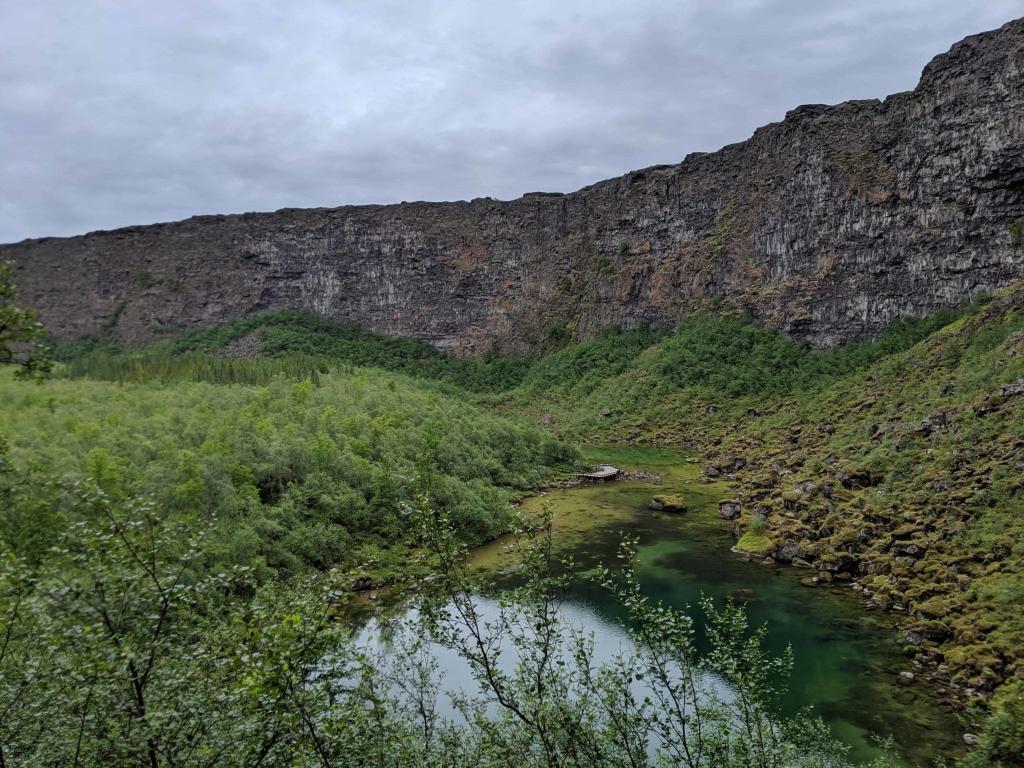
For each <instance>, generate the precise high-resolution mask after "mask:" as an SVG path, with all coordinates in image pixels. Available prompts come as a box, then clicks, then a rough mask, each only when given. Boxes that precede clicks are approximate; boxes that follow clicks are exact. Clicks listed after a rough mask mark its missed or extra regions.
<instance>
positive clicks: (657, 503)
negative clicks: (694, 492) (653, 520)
mask: <svg viewBox="0 0 1024 768" xmlns="http://www.w3.org/2000/svg"><path fill="white" fill-rule="evenodd" d="M648 506H649V507H650V508H651V509H656V510H659V511H665V512H685V511H686V498H685V497H683V496H678V495H675V494H670V493H661V494H658V495H657V496H655V497H654V498H653V499H651V501H650V504H648Z"/></svg>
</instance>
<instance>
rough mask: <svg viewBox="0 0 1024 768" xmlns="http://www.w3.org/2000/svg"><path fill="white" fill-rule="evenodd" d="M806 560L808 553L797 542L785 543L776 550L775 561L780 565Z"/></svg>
mask: <svg viewBox="0 0 1024 768" xmlns="http://www.w3.org/2000/svg"><path fill="white" fill-rule="evenodd" d="M806 558H807V553H806V552H804V549H803V547H801V546H800V545H799V544H797V543H796V542H795V541H787V542H784V543H783V545H782V546H781V547H779V548H778V549H777V550H775V559H776V560H778V561H779V562H780V563H792V562H794V561H795V560H805V559H806Z"/></svg>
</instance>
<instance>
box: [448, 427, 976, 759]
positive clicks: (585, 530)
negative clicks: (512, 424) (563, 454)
mask: <svg viewBox="0 0 1024 768" xmlns="http://www.w3.org/2000/svg"><path fill="white" fill-rule="evenodd" d="M591 454H592V455H591V457H590V458H592V459H594V460H595V462H596V461H598V460H600V461H608V462H610V463H615V464H617V465H619V466H622V467H625V468H631V469H644V470H647V471H657V472H661V473H664V477H663V481H662V483H660V484H653V483H651V482H646V481H644V482H641V481H617V482H614V483H607V484H599V485H593V486H584V487H579V488H571V489H566V490H560V491H553V492H551V493H549V494H546V495H544V496H540V497H535V498H533V499H529V500H528V501H527V502H526V503H524V508H525V509H526V510H527V511H536V510H537V509H539V508H540V506H542V505H547V506H548V507H549V508H550V510H551V511H552V512H553V513H554V526H553V528H554V536H555V541H556V542H557V545H558V546H559V548H560V550H561V553H562V554H565V555H572V557H573V559H574V560H575V561H576V564H577V571H576V573H577V578H576V579H575V580H574V581H573V583H572V586H571V588H570V591H569V594H568V603H567V608H566V612H567V614H568V618H569V619H570V620H571V621H572V623H573V624H574V625H576V626H578V627H581V628H582V629H583V630H585V631H590V632H593V633H594V634H595V635H598V636H600V637H603V638H610V639H612V640H615V639H617V638H620V637H623V635H622V634H621V633H619V632H617V631H616V628H617V627H618V626H619V623H620V621H621V619H622V616H621V610H620V608H619V606H618V605H617V604H616V603H615V602H614V601H613V600H612V599H611V598H610V596H609V595H608V594H607V593H606V592H605V591H604V590H603V589H602V588H601V587H599V586H598V585H596V584H594V583H593V581H592V580H591V579H590V578H589V576H590V575H592V574H593V572H594V569H595V568H596V567H597V566H598V565H600V564H602V563H606V564H612V563H614V562H615V554H616V552H617V550H618V547H619V543H620V541H621V540H622V538H623V536H624V535H628V536H631V537H636V538H638V539H639V544H640V547H639V551H638V555H639V558H638V559H639V568H638V572H639V576H640V579H641V582H642V584H643V586H644V589H645V591H647V592H648V593H649V594H650V595H651V596H653V597H655V598H658V599H661V600H664V601H665V602H666V603H669V604H671V605H674V606H677V607H684V606H687V605H690V606H692V605H695V604H696V603H697V601H698V600H699V598H700V597H701V595H708V596H711V597H713V598H715V599H719V600H725V599H726V597H727V596H729V595H733V596H734V597H738V598H741V599H743V600H744V601H745V602H746V603H747V609H748V614H749V616H750V619H751V621H752V623H754V624H760V623H762V622H766V623H767V625H768V635H767V643H768V645H769V648H770V649H771V650H772V651H774V652H776V653H782V652H783V651H784V650H785V649H786V647H787V646H792V648H793V652H794V656H795V665H794V670H793V676H792V679H791V680H790V690H789V693H788V695H787V697H786V698H785V700H784V702H783V706H784V707H785V709H786V710H787V711H789V712H794V711H796V710H798V709H801V708H804V707H807V706H812V707H814V709H815V711H816V712H817V713H818V714H819V715H821V716H822V717H823V718H824V719H825V721H826V722H827V723H828V724H829V726H830V727H831V728H832V730H833V733H834V734H835V735H836V736H837V737H838V738H840V739H841V740H843V741H844V742H845V743H847V744H849V745H850V747H851V756H852V757H853V758H854V759H856V760H858V761H860V760H866V759H868V758H870V757H871V756H872V755H874V754H876V748H875V746H874V743H875V742H874V739H873V736H874V735H876V734H877V735H883V736H892V737H893V739H894V741H895V744H896V746H897V749H898V751H899V752H900V754H901V755H902V756H903V758H904V760H905V761H906V763H907V764H908V765H910V766H915V767H917V766H926V765H930V764H931V763H932V761H933V760H934V759H935V758H936V757H939V756H947V757H948V756H955V755H956V754H958V752H959V749H960V747H961V746H962V740H961V738H960V735H959V734H960V732H961V731H960V729H959V727H958V724H957V722H956V719H955V717H954V716H953V715H952V714H951V713H950V712H948V711H947V710H945V709H943V708H942V707H941V706H940V705H939V704H938V703H937V701H936V700H935V698H934V697H933V696H932V695H931V694H930V692H929V691H928V689H927V688H926V687H925V686H924V685H923V684H915V685H911V686H903V685H900V684H899V683H898V682H897V675H898V672H899V671H901V670H905V669H907V668H908V660H907V659H906V657H905V656H904V655H903V654H902V653H901V652H900V650H899V648H898V646H897V642H896V637H897V633H896V630H895V628H894V626H893V625H892V624H891V623H890V622H889V621H888V620H887V619H886V618H885V617H884V616H877V615H872V614H870V613H868V612H866V611H865V609H864V608H863V607H862V606H861V605H859V604H858V603H857V601H856V600H855V599H853V593H852V590H849V589H847V588H836V589H825V588H815V589H811V588H807V587H804V586H802V585H801V584H800V581H799V579H800V577H801V575H803V574H802V573H801V571H800V570H799V569H795V568H788V567H779V566H765V565H761V564H759V563H756V562H747V561H745V560H743V559H741V558H739V557H737V556H735V555H733V554H732V553H731V552H730V551H729V548H730V547H731V545H732V543H733V537H732V534H731V531H730V529H729V526H730V525H731V524H730V523H725V522H723V521H721V520H719V519H718V517H717V504H718V501H719V500H720V499H722V498H724V497H725V494H726V489H725V488H724V487H723V486H720V485H713V484H711V485H707V484H702V483H701V482H699V479H698V469H697V465H696V463H693V462H692V461H690V460H688V459H687V458H686V457H685V456H682V455H680V454H678V453H674V452H671V451H666V450H662V449H646V448H633V447H631V448H627V449H602V450H595V451H592V452H591ZM655 493H674V494H682V495H684V496H685V497H686V499H687V503H688V507H689V510H688V511H687V512H685V513H682V514H668V513H657V512H652V511H651V510H650V509H648V502H649V501H650V498H651V496H652V495H654V494H655ZM507 557H508V555H507V552H506V546H505V545H504V543H503V542H500V541H499V542H495V543H493V544H492V545H488V546H487V547H484V548H482V549H481V550H479V551H478V552H477V553H476V555H475V557H474V562H475V564H476V565H477V566H479V567H480V568H483V569H486V570H491V571H494V572H496V573H497V572H500V567H501V565H502V564H503V563H504V562H505V561H506V558H507ZM694 616H695V617H699V612H694ZM699 635H700V627H699V626H698V636H699ZM439 661H440V662H441V663H442V666H450V667H451V669H450V670H449V676H448V679H449V681H450V682H452V683H453V684H454V685H455V686H456V687H458V685H461V684H462V682H460V677H461V673H460V671H459V669H458V668H457V667H458V664H457V662H456V660H455V659H447V658H441V659H439ZM463 682H465V684H467V685H468V684H469V681H468V679H467V680H466V681H463Z"/></svg>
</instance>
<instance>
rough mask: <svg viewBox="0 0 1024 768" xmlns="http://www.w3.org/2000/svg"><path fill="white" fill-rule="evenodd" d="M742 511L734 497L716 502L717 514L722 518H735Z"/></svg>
mask: <svg viewBox="0 0 1024 768" xmlns="http://www.w3.org/2000/svg"><path fill="white" fill-rule="evenodd" d="M742 511H743V509H742V507H741V506H740V503H739V502H738V501H736V500H734V499H728V500H726V501H720V502H718V516H719V517H720V518H722V519H723V520H736V519H737V518H739V516H740V513H741V512H742Z"/></svg>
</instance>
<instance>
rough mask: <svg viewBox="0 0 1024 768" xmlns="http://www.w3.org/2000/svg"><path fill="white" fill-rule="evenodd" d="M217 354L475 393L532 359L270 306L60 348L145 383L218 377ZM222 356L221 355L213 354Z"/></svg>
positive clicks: (111, 374)
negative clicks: (471, 354)
mask: <svg viewBox="0 0 1024 768" xmlns="http://www.w3.org/2000/svg"><path fill="white" fill-rule="evenodd" d="M211 353H214V354H220V353H227V354H228V355H231V356H236V357H246V356H254V357H255V356H258V357H260V358H261V359H263V360H266V361H273V362H272V363H268V366H269V367H270V369H271V370H274V369H275V368H274V366H278V368H277V369H278V370H285V371H297V372H298V373H299V374H300V375H303V376H304V375H307V374H308V372H309V370H310V369H311V368H324V367H327V366H328V365H329V364H332V363H333V364H338V363H341V364H347V365H350V366H362V367H373V368H380V369H382V370H385V371H393V372H395V373H403V374H407V375H410V376H417V377H422V378H426V379H434V380H438V381H443V382H447V383H450V384H454V385H456V386H458V387H460V388H461V389H466V390H469V391H472V392H484V391H496V390H502V389H507V388H509V387H512V386H515V385H516V384H517V383H518V382H519V381H520V380H521V379H522V376H523V374H524V373H525V371H526V369H527V368H528V367H529V361H528V360H526V359H523V358H514V357H492V358H490V359H488V360H484V361H476V360H472V359H468V358H459V357H451V356H448V355H444V354H442V353H441V352H439V351H438V350H437V349H436V348H435V347H433V346H431V345H430V344H427V343H426V342H423V341H419V340H417V339H410V338H403V337H395V336H382V335H380V334H375V333H370V332H369V331H366V330H363V329H362V328H360V327H359V326H357V325H353V324H351V323H339V322H336V321H333V320H329V319H327V318H324V317H320V316H318V315H312V314H309V313H305V312H297V311H292V310H279V311H275V312H267V313H264V314H260V315H254V316H252V317H247V318H243V319H241V320H235V321H234V322H231V323H226V324H224V325H219V326H213V327H209V328H200V329H196V330H192V331H188V332H186V333H183V334H181V335H180V336H177V337H175V338H172V339H166V340H164V341H162V342H158V343H155V344H152V345H150V346H148V347H146V348H144V349H141V350H136V351H134V352H125V351H123V350H120V349H118V348H117V347H116V346H113V345H111V344H110V343H109V341H108V340H104V339H102V338H100V339H89V340H86V341H82V342H78V343H76V344H74V345H69V346H67V347H65V348H64V349H63V350H62V357H63V358H64V360H65V361H66V362H67V363H68V372H69V373H70V375H72V376H80V375H87V376H91V377H93V378H104V379H110V380H114V381H140V380H146V379H147V378H150V377H152V376H153V375H171V376H174V377H176V378H189V377H190V376H198V377H202V378H208V377H213V380H215V381H218V382H223V381H225V380H226V379H225V378H224V377H225V374H224V373H220V372H216V371H213V370H212V368H214V367H215V366H216V365H217V363H215V362H211ZM213 359H216V358H213Z"/></svg>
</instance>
